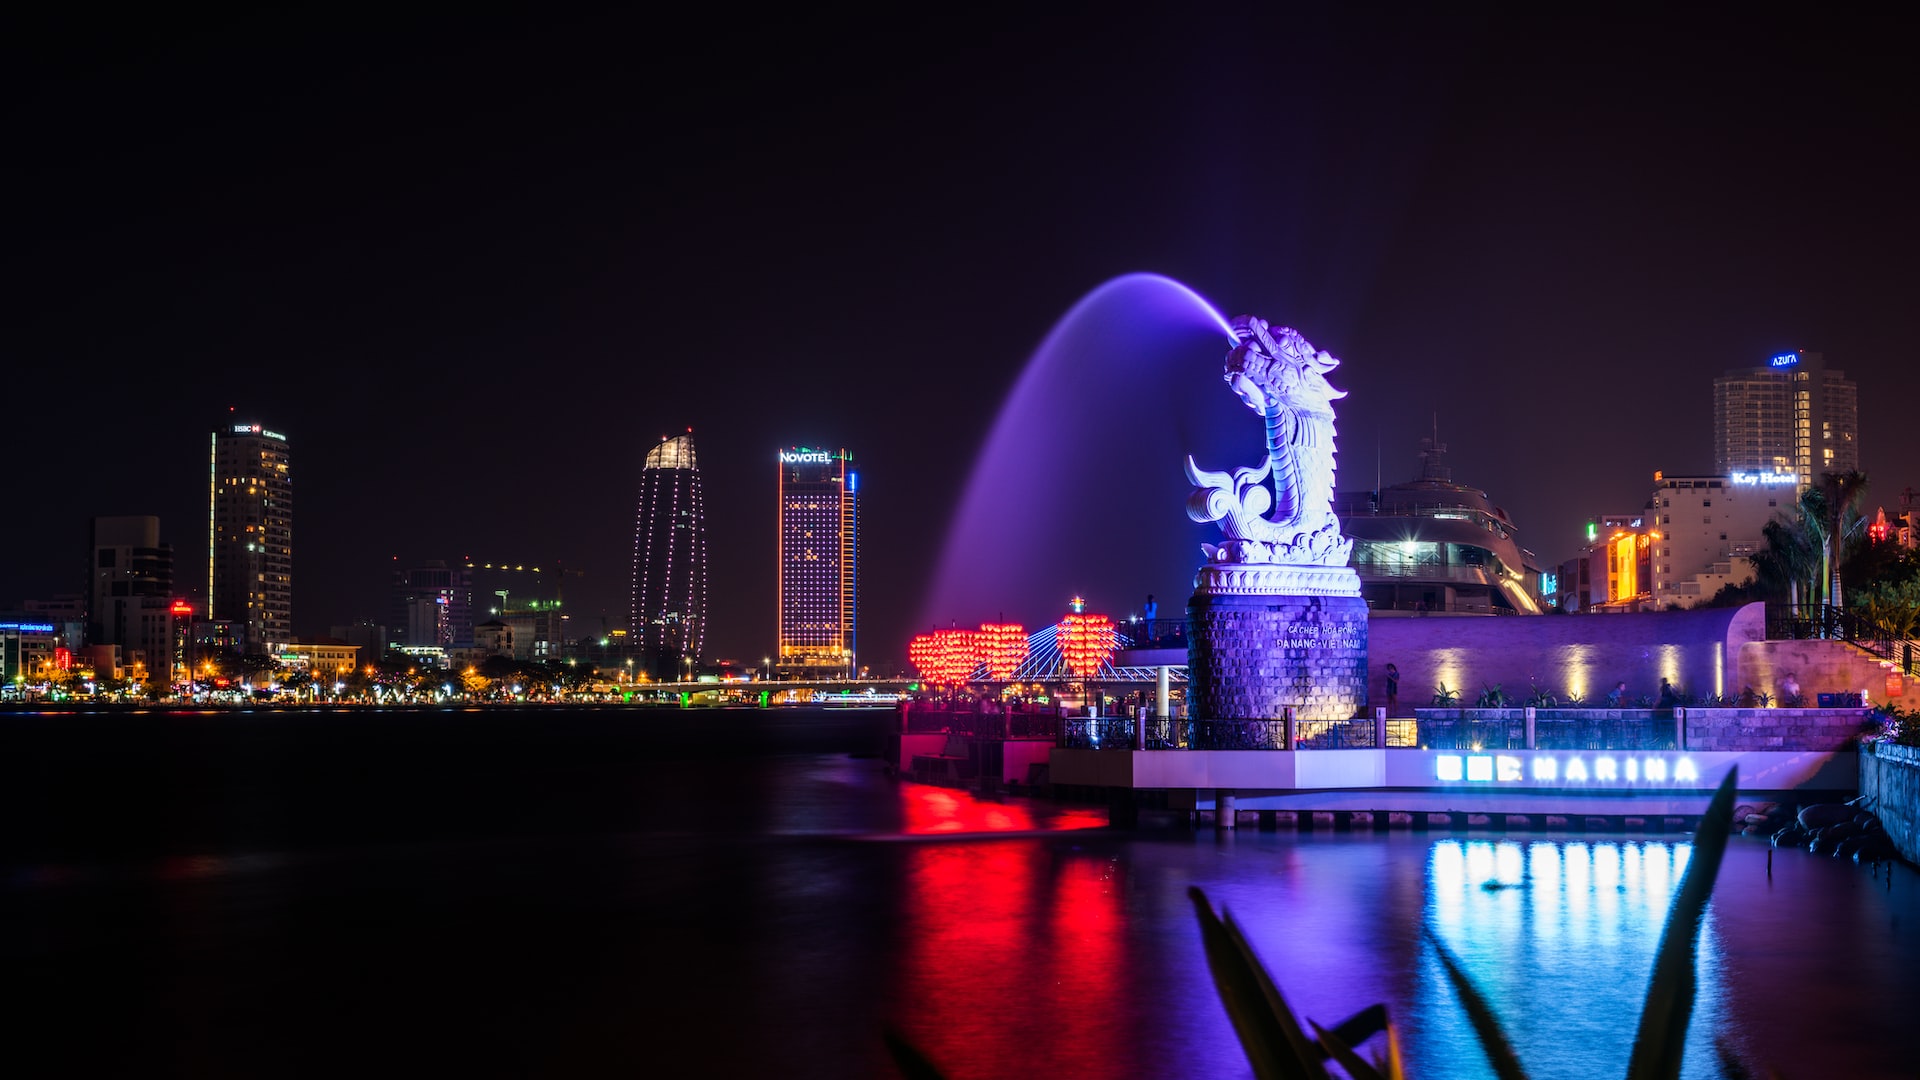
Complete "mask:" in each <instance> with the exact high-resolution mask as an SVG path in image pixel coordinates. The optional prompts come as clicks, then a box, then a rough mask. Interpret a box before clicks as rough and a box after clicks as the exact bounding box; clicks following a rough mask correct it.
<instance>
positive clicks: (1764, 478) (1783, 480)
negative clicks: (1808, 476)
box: [1727, 472, 1800, 485]
mask: <svg viewBox="0 0 1920 1080" xmlns="http://www.w3.org/2000/svg"><path fill="white" fill-rule="evenodd" d="M1727 479H1729V480H1732V481H1733V482H1734V483H1736V484H1767V485H1772V484H1797V483H1799V482H1800V478H1799V477H1798V476H1795V475H1794V474H1793V473H1780V472H1735V473H1729V474H1728V475H1727Z"/></svg>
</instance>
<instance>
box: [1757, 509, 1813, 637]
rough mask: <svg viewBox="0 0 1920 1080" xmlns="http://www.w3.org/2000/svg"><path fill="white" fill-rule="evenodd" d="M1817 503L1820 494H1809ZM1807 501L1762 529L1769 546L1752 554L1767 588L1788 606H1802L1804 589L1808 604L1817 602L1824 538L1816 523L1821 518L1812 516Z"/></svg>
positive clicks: (1759, 574) (1762, 582)
mask: <svg viewBox="0 0 1920 1080" xmlns="http://www.w3.org/2000/svg"><path fill="white" fill-rule="evenodd" d="M1809 494H1811V495H1812V496H1813V497H1814V500H1816V501H1817V499H1818V497H1819V493H1818V492H1814V491H1811V490H1810V491H1809ZM1807 501H1808V500H1807V499H1806V498H1804V497H1803V498H1802V501H1801V503H1798V504H1796V505H1795V506H1794V508H1793V515H1792V516H1791V517H1787V516H1782V517H1776V518H1774V519H1773V520H1772V521H1769V522H1767V523H1766V524H1765V525H1764V526H1762V527H1761V530H1760V532H1761V535H1762V536H1764V537H1765V538H1766V541H1767V546H1766V547H1764V548H1762V549H1761V550H1759V551H1756V552H1754V553H1753V563H1754V570H1755V574H1756V576H1757V577H1759V579H1760V582H1761V584H1762V586H1763V587H1765V589H1766V590H1767V591H1768V592H1770V593H1772V594H1774V595H1776V596H1778V595H1780V594H1782V593H1784V594H1785V595H1786V597H1787V604H1788V605H1789V606H1791V607H1796V608H1797V607H1799V606H1800V592H1801V589H1802V588H1804V589H1805V590H1806V594H1807V602H1808V603H1813V602H1814V601H1815V599H1816V597H1815V592H1816V590H1815V588H1814V582H1815V581H1817V580H1818V577H1817V573H1818V571H1819V569H1820V551H1821V549H1822V547H1823V546H1824V538H1823V537H1820V536H1819V535H1817V533H1816V531H1815V529H1814V528H1813V522H1815V521H1817V520H1818V515H1815V514H1809V513H1808V510H1809V509H1810V507H1808V506H1806V505H1805V504H1806V502H1807Z"/></svg>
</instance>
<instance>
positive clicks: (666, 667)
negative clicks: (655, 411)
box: [631, 431, 707, 675]
mask: <svg viewBox="0 0 1920 1080" xmlns="http://www.w3.org/2000/svg"><path fill="white" fill-rule="evenodd" d="M631 630H632V632H633V639H634V641H635V642H637V643H638V644H639V646H640V648H641V649H642V650H644V652H645V653H646V655H647V658H648V660H649V662H651V663H653V664H655V665H656V674H662V675H665V674H668V673H677V672H678V669H679V668H680V666H681V665H683V664H684V663H685V662H686V661H687V660H698V659H699V658H700V650H701V648H702V646H704V645H705V643H706V633H707V518H706V503H705V502H704V500H703V498H702V496H701V494H700V468H699V465H698V463H697V461H696V459H695V457H694V453H693V434H692V433H691V431H689V433H688V434H685V435H675V436H674V437H673V438H671V439H662V440H661V441H660V445H658V446H656V447H654V448H653V449H651V450H649V451H647V459H646V461H645V462H644V463H643V464H642V465H641V466H640V507H639V510H638V512H637V513H635V515H634V525H633V615H632V623H631Z"/></svg>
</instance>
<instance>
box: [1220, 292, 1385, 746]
mask: <svg viewBox="0 0 1920 1080" xmlns="http://www.w3.org/2000/svg"><path fill="white" fill-rule="evenodd" d="M1230 326H1231V327H1232V330H1233V335H1234V339H1235V344H1234V346H1233V348H1232V350H1231V351H1230V352H1228V353H1227V359H1226V369H1225V372H1224V375H1225V378H1226V382H1227V385H1228V387H1229V388H1231V389H1232V390H1233V392H1234V394H1236V395H1237V396H1238V397H1239V398H1240V400H1241V401H1243V402H1245V403H1246V405H1247V407H1248V408H1250V409H1252V410H1253V411H1254V412H1255V413H1257V414H1258V415H1259V416H1260V418H1261V420H1262V422H1263V423H1264V424H1265V427H1266V455H1265V460H1264V461H1262V462H1261V463H1260V464H1259V465H1257V466H1254V467H1251V468H1242V469H1234V470H1233V471H1232V472H1209V471H1207V470H1205V469H1202V468H1200V466H1199V465H1197V464H1196V463H1195V462H1194V460H1193V458H1192V457H1191V456H1189V457H1188V458H1187V462H1186V470H1187V479H1188V480H1190V481H1192V483H1193V484H1194V485H1195V486H1194V490H1193V493H1192V495H1190V496H1189V497H1188V499H1187V516H1188V517H1190V518H1192V519H1193V520H1195V521H1199V522H1209V521H1211V522H1218V523H1219V526H1220V531H1221V533H1222V536H1223V538H1222V540H1221V542H1220V543H1218V544H1202V545H1201V550H1202V551H1203V552H1204V553H1205V555H1206V562H1205V564H1204V565H1202V566H1201V568H1200V571H1199V573H1198V574H1197V575H1196V577H1195V580H1194V595H1193V599H1192V601H1190V603H1189V605H1188V621H1189V624H1190V630H1189V634H1188V650H1189V656H1188V672H1189V677H1190V679H1191V680H1192V686H1191V687H1190V692H1191V694H1192V696H1193V698H1194V700H1193V701H1192V702H1191V706H1192V707H1193V708H1194V709H1195V710H1196V712H1195V715H1196V716H1201V717H1204V718H1208V719H1270V718H1273V717H1277V716H1280V715H1281V714H1282V712H1283V711H1285V710H1287V709H1291V710H1293V712H1294V714H1295V715H1296V717H1297V718H1300V719H1322V720H1347V719H1349V718H1351V717H1353V716H1354V715H1355V714H1356V712H1358V711H1359V710H1360V709H1361V708H1362V707H1364V706H1365V704H1366V690H1367V687H1366V639H1367V623H1366V610H1367V606H1366V601H1365V600H1363V599H1361V596H1360V577H1359V575H1358V574H1356V573H1355V572H1354V571H1353V570H1352V569H1351V568H1349V567H1348V566H1347V558H1348V555H1349V554H1350V553H1351V551H1352V548H1353V542H1352V541H1351V540H1349V539H1347V538H1346V537H1345V536H1344V535H1343V534H1342V533H1341V531H1340V519H1339V518H1338V517H1337V516H1335V514H1334V512H1333V474H1334V414H1333V403H1334V402H1335V401H1338V400H1339V399H1341V398H1343V397H1345V396H1346V394H1345V392H1344V391H1340V390H1336V389H1334V388H1333V386H1332V385H1331V384H1329V383H1328V382H1327V379H1326V376H1327V373H1328V372H1331V371H1332V370H1333V369H1334V368H1335V367H1338V366H1339V364H1340V361H1338V360H1336V359H1334V358H1333V356H1331V355H1329V354H1328V353H1326V352H1323V351H1320V350H1317V349H1315V348H1314V347H1313V345H1312V344H1310V343H1309V342H1308V341H1307V339H1306V338H1304V337H1302V336H1301V335H1300V334H1299V333H1298V332H1297V331H1295V330H1292V329H1290V328H1287V327H1275V326H1272V325H1271V324H1269V323H1268V322H1267V321H1266V320H1265V319H1260V318H1255V317H1253V316H1250V315H1242V316H1240V317H1239V318H1237V319H1234V320H1232V322H1231V323H1230ZM1269 484H1271V488H1269Z"/></svg>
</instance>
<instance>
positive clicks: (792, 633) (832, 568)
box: [776, 446, 860, 676]
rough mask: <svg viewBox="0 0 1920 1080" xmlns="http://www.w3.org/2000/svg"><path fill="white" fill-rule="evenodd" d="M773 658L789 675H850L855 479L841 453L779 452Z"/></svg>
mask: <svg viewBox="0 0 1920 1080" xmlns="http://www.w3.org/2000/svg"><path fill="white" fill-rule="evenodd" d="M779 467H780V468H779V474H778V475H779V483H778V487H779V497H780V529H779V532H780V536H779V545H780V547H779V590H778V592H779V600H778V603H779V609H780V612H779V615H780V634H779V657H778V661H777V665H776V666H777V667H778V669H779V670H781V671H785V672H789V673H792V674H795V675H801V676H805V675H809V674H813V675H824V674H845V675H852V674H854V673H855V672H856V671H857V668H856V666H855V664H856V656H857V653H858V641H859V637H858V634H859V625H860V619H859V610H860V474H859V473H856V472H854V471H853V455H852V454H849V453H847V452H846V451H845V450H815V449H813V448H812V447H807V446H796V447H793V448H791V449H787V450H782V451H780V453H779Z"/></svg>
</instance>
